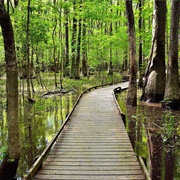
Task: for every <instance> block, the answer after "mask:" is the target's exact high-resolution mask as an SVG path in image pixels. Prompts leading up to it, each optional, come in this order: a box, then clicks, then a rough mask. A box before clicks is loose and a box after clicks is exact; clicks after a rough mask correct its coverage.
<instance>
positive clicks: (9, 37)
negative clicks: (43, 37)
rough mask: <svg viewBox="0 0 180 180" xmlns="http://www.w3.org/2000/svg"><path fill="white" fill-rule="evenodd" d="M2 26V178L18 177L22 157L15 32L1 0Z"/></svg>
mask: <svg viewBox="0 0 180 180" xmlns="http://www.w3.org/2000/svg"><path fill="white" fill-rule="evenodd" d="M0 26H1V28H2V35H3V40H4V49H5V61H6V93H7V120H8V150H7V156H6V158H5V159H4V160H3V162H2V164H1V167H0V179H8V180H11V179H16V178H15V177H16V170H17V167H18V162H19V158H20V151H21V148H20V130H19V120H18V71H17V61H16V52H15V42H14V33H13V27H12V23H11V19H10V16H9V14H8V13H7V11H6V10H5V7H4V2H3V0H0Z"/></svg>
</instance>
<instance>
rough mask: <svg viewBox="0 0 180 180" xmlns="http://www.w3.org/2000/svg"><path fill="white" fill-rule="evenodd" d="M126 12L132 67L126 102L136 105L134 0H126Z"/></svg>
mask: <svg viewBox="0 0 180 180" xmlns="http://www.w3.org/2000/svg"><path fill="white" fill-rule="evenodd" d="M126 14H127V19H128V35H129V51H130V69H129V75H130V77H129V90H128V95H127V101H126V104H127V105H129V106H136V104H137V83H136V81H137V64H136V37H135V24H134V14H133V9H132V1H129V0H126Z"/></svg>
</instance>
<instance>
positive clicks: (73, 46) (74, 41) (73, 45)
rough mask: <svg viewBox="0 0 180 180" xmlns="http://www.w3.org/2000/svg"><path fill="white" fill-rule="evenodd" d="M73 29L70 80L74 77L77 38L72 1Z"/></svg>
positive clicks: (74, 4)
mask: <svg viewBox="0 0 180 180" xmlns="http://www.w3.org/2000/svg"><path fill="white" fill-rule="evenodd" d="M73 10H74V17H73V27H72V42H71V46H72V47H71V48H72V57H71V78H75V77H76V39H77V38H76V36H77V19H76V1H75V0H74V1H73Z"/></svg>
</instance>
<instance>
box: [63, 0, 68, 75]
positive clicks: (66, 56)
mask: <svg viewBox="0 0 180 180" xmlns="http://www.w3.org/2000/svg"><path fill="white" fill-rule="evenodd" d="M66 1H67V0H65V1H64V2H66ZM68 13H69V11H68V9H65V10H64V16H65V23H64V26H65V60H64V63H63V73H64V76H69V19H68Z"/></svg>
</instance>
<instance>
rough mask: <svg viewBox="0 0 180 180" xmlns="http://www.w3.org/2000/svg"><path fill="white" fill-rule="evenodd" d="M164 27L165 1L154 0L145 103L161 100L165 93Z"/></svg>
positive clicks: (144, 91)
mask: <svg viewBox="0 0 180 180" xmlns="http://www.w3.org/2000/svg"><path fill="white" fill-rule="evenodd" d="M165 25H166V0H161V1H159V0H155V2H154V19H153V40H152V49H151V54H150V59H149V63H148V67H147V70H146V73H145V78H146V80H145V85H144V87H143V94H142V97H141V99H142V100H144V101H147V102H159V101H161V100H163V97H164V91H165V81H166V78H165Z"/></svg>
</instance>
